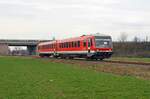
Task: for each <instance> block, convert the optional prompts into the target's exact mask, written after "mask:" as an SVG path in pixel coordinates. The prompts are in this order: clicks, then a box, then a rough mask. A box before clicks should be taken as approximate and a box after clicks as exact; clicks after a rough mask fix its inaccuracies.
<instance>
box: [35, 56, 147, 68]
mask: <svg viewBox="0 0 150 99" xmlns="http://www.w3.org/2000/svg"><path fill="white" fill-rule="evenodd" d="M34 58H40V57H37V56H34ZM46 59H56V60H66V59H61V58H46ZM67 60H78V61H88V62H89V61H90V62H94V63H102V62H105V63H116V64H131V65H144V66H150V63H147V62H134V61H119V60H103V61H99V60H85V59H83V58H74V59H67Z"/></svg>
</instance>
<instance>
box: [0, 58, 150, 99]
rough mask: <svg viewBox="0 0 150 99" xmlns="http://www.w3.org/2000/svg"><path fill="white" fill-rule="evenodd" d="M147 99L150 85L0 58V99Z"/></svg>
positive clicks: (59, 65)
mask: <svg viewBox="0 0 150 99" xmlns="http://www.w3.org/2000/svg"><path fill="white" fill-rule="evenodd" d="M45 98H47V99H150V81H148V80H140V79H136V78H134V77H127V76H117V75H113V74H107V73H99V72H95V71H93V70H87V69H81V68H78V67H75V66H72V65H71V64H70V65H66V64H63V63H52V62H49V60H40V59H31V58H13V57H0V99H45Z"/></svg>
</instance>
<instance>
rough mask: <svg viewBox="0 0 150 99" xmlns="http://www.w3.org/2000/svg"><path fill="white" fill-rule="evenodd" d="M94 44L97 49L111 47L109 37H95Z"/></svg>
mask: <svg viewBox="0 0 150 99" xmlns="http://www.w3.org/2000/svg"><path fill="white" fill-rule="evenodd" d="M95 43H96V47H97V48H110V47H111V46H112V40H111V37H110V36H108V37H107V36H106V37H100V36H99V37H95Z"/></svg>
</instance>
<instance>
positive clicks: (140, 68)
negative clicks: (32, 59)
mask: <svg viewBox="0 0 150 99" xmlns="http://www.w3.org/2000/svg"><path fill="white" fill-rule="evenodd" d="M48 60H49V61H50V62H54V63H64V64H73V65H74V66H78V67H80V68H87V69H91V70H95V71H100V72H105V73H112V74H117V75H122V76H135V77H137V78H140V79H146V80H150V66H145V65H134V64H121V63H107V62H105V61H104V62H99V61H85V60H65V59H48Z"/></svg>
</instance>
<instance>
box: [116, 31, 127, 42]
mask: <svg viewBox="0 0 150 99" xmlns="http://www.w3.org/2000/svg"><path fill="white" fill-rule="evenodd" d="M118 39H119V41H120V42H125V41H127V39H128V34H127V33H125V32H122V33H121V34H120V36H119V38H118Z"/></svg>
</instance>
